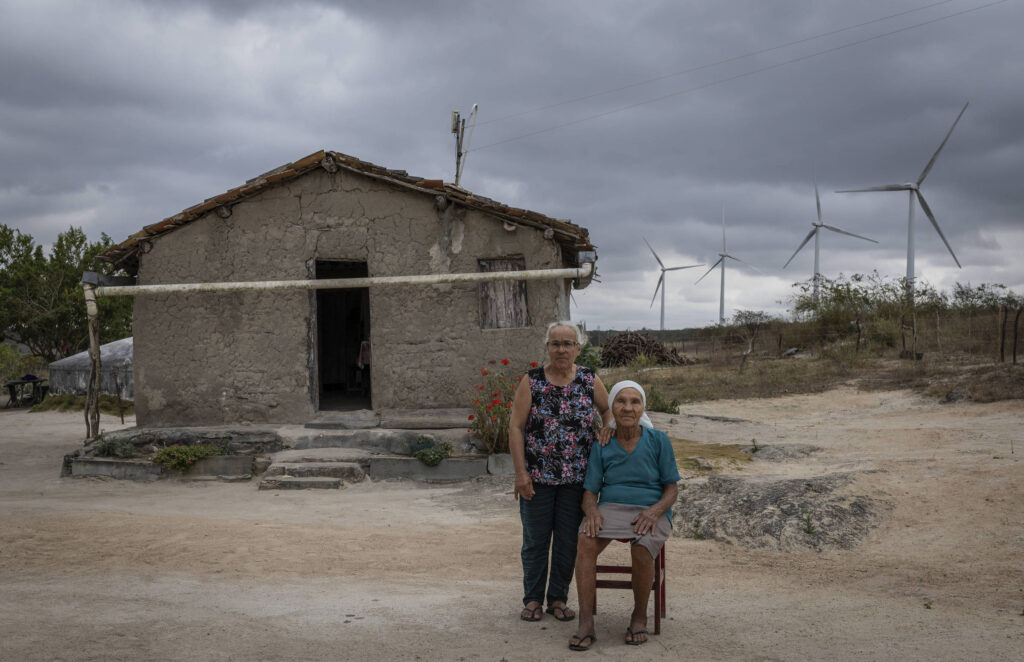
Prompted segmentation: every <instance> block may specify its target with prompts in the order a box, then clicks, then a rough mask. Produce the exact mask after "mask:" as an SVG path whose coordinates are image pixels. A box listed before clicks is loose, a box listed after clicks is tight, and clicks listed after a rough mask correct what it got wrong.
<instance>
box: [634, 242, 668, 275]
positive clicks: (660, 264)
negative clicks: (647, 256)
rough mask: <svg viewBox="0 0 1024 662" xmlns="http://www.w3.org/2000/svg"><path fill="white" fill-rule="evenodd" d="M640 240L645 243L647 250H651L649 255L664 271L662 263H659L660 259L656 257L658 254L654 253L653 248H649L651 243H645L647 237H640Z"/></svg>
mask: <svg viewBox="0 0 1024 662" xmlns="http://www.w3.org/2000/svg"><path fill="white" fill-rule="evenodd" d="M640 238H641V239H643V240H644V243H645V244H647V248H650V249H651V255H653V256H654V259H655V260H657V261H658V266H659V267H661V268H662V269H664V268H665V265H664V264H662V262H661V258H660V257H658V254H657V253H655V252H654V249H653V248H651V243H650V242H649V241H647V237H640Z"/></svg>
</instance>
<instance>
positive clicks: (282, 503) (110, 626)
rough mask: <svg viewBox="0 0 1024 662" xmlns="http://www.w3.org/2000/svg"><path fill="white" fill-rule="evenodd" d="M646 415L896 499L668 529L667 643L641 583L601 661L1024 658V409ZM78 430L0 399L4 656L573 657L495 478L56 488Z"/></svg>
mask: <svg viewBox="0 0 1024 662" xmlns="http://www.w3.org/2000/svg"><path fill="white" fill-rule="evenodd" d="M708 416H725V417H730V418H736V419H743V422H722V421H714V420H710V419H709V418H706V417H708ZM673 420H674V421H675V422H671V421H673ZM655 422H656V424H657V425H658V426H659V427H662V428H663V429H668V430H669V432H670V433H671V434H672V435H673V436H680V437H686V438H690V439H696V440H700V441H715V442H733V443H735V442H743V443H749V441H750V439H751V438H757V439H758V443H759V444H776V443H805V444H813V445H816V446H819V447H821V448H822V450H821V451H820V452H818V453H814V454H812V455H811V456H809V457H807V458H803V459H800V460H794V461H789V462H785V463H773V462H753V463H749V464H745V465H743V466H742V467H741V468H734V469H729V470H727V471H729V472H730V473H734V474H736V475H741V476H742V475H747V476H785V477H804V476H816V475H822V474H826V473H831V472H835V471H858V472H861V471H864V472H863V473H857V478H856V480H855V487H856V489H858V490H860V492H861V493H863V494H867V495H871V496H874V497H876V498H882V499H886V500H888V501H889V502H891V503H892V505H893V509H892V511H891V513H890V515H889V517H888V519H887V520H886V521H885V522H884V523H883V524H882V525H881V526H880V527H879V528H877V529H875V530H874V531H873V532H872V533H871V534H870V535H869V536H868V538H867V539H866V541H865V542H864V543H862V544H861V545H860V546H858V547H857V548H855V549H853V550H851V551H836V552H822V553H816V552H806V553H796V554H793V553H782V552H766V551H749V550H744V549H740V548H737V547H731V546H728V545H723V544H721V543H716V542H713V541H705V540H693V539H687V538H673V539H672V540H670V542H669V545H670V547H669V553H668V566H669V567H668V577H669V600H668V602H669V617H670V618H669V620H668V621H667V622H666V623H665V624H664V625H663V633H662V634H661V635H660V636H658V637H653V638H652V641H651V642H650V643H649V644H647V645H645V646H643V647H641V648H633V647H625V646H624V645H623V644H622V635H623V632H624V629H625V625H626V618H627V617H628V611H629V605H630V596H629V595H628V594H627V592H625V591H613V592H605V591H602V592H601V593H600V595H599V596H598V600H599V605H600V610H601V612H600V613H599V614H598V630H597V636H598V639H599V641H598V642H597V645H596V646H595V648H594V649H593V650H592V651H591V652H590V653H589V655H590V657H591V658H595V659H618V658H620V657H622V656H628V657H629V659H637V660H645V659H690V660H796V659H826V658H830V659H840V660H863V659H873V660H896V659H899V660H961V659H970V660H1017V659H1021V657H1022V654H1024V615H1022V612H1024V462H1022V461H1021V460H1022V459H1024V435H1022V434H1021V430H1024V403H1022V402H1020V401H1015V402H1003V403H994V404H986V405H976V404H970V403H958V404H952V405H939V404H935V403H932V402H928V401H924V400H921V399H918V398H917V397H916V396H913V395H911V394H909V393H906V392H894V393H860V392H857V391H855V390H852V389H840V390H837V391H832V392H829V393H824V394H820V395H808V396H792V397H787V398H778V399H772V400H746V401H723V402H713V403H706V404H701V405H696V406H688V407H686V408H685V410H684V414H682V415H679V416H674V417H669V416H665V415H656V416H655ZM103 426H104V427H105V428H112V427H116V425H115V421H114V419H108V418H104V420H103ZM83 430H84V424H83V423H82V420H81V416H80V415H79V414H52V413H51V414H28V413H27V412H24V411H10V410H5V411H2V412H0V431H2V432H0V595H2V596H3V599H2V600H0V659H2V660H140V659H146V660H197V659H199V660H363V659H372V658H379V659H392V658H401V659H409V660H417V659H419V660H435V659H444V660H495V661H497V660H501V659H502V658H504V659H506V660H539V659H563V658H566V657H567V654H568V653H569V651H568V650H567V649H566V642H567V640H568V638H569V635H570V634H571V633H572V631H573V626H574V624H572V623H559V622H557V621H555V620H554V619H552V618H550V617H548V618H545V620H544V621H542V622H541V623H539V624H530V623H524V622H521V621H519V620H518V618H517V614H518V608H517V605H518V604H519V601H520V590H521V575H520V568H519V559H518V545H519V536H520V527H519V520H518V512H517V508H516V506H515V504H514V503H513V501H512V499H511V495H510V483H509V481H507V480H505V479H490V478H489V479H484V480H479V481H474V482H470V483H464V484H458V485H448V486H441V487H436V486H435V487H427V486H422V485H416V484H412V483H404V482H384V483H362V484H357V485H353V486H349V487H347V488H345V489H343V490H340V491H309V492H259V491H257V490H256V486H255V484H210V483H185V482H178V481H161V482H158V483H151V484H136V483H127V482H118V481H102V480H96V479H60V478H58V477H57V475H58V472H59V466H60V457H61V455H62V454H63V453H65V452H68V451H69V450H72V449H73V448H75V447H76V444H77V443H78V439H80V437H81V434H82V431H83ZM1011 440H1013V441H1014V451H1015V452H1014V453H1013V454H1011V453H1010V442H1011ZM622 558H624V557H622ZM572 602H573V603H574V602H575V600H574V599H573V600H572ZM573 659H575V658H573Z"/></svg>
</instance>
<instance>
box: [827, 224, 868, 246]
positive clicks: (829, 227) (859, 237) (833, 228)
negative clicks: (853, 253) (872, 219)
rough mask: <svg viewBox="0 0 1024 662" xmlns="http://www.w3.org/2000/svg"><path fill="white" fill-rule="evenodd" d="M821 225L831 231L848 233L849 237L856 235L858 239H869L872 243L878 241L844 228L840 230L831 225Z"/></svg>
mask: <svg viewBox="0 0 1024 662" xmlns="http://www.w3.org/2000/svg"><path fill="white" fill-rule="evenodd" d="M821 227H823V228H827V229H829V230H831V231H832V232H838V233H839V234H846V235H849V236H851V237H857V238H858V239H863V240H864V241H870V242H871V243H873V244H877V243H878V242H877V241H875V240H874V239H869V238H867V237H862V236H860V235H859V234H853V233H852V232H847V231H846V230H840V229H839V228H836V227H832V226H831V225H825V224H824V223H822V224H821Z"/></svg>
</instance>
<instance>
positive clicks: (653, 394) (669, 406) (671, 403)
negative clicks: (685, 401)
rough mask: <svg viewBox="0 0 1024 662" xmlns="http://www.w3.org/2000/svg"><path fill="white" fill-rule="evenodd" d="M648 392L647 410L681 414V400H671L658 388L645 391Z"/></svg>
mask: <svg viewBox="0 0 1024 662" xmlns="http://www.w3.org/2000/svg"><path fill="white" fill-rule="evenodd" d="M645 390H646V391H647V410H648V411H658V412H661V413H663V414H678V413H679V400H676V399H674V398H673V399H672V400H669V399H668V398H666V397H665V396H664V395H662V394H661V391H659V390H657V389H656V388H653V387H650V388H647V389H645Z"/></svg>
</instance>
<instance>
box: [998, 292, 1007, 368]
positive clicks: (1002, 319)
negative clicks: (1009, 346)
mask: <svg viewBox="0 0 1024 662" xmlns="http://www.w3.org/2000/svg"><path fill="white" fill-rule="evenodd" d="M1006 311H1007V307H1006V306H1005V305H1004V306H1003V307H1002V308H1000V309H999V362H1000V363H1006V351H1005V350H1006V318H1007V315H1006Z"/></svg>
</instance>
